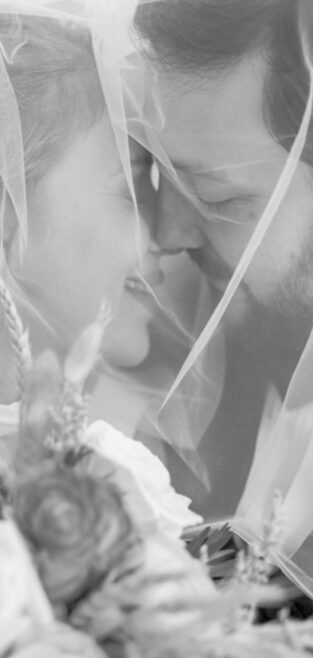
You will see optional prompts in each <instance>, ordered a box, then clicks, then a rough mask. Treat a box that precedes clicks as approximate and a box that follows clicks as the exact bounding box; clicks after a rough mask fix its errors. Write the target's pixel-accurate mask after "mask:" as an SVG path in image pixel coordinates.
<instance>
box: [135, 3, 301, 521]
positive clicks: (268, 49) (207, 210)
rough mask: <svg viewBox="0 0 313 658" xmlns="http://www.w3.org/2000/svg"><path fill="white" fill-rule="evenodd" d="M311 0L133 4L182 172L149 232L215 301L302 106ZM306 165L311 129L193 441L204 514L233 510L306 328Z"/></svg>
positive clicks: (170, 149)
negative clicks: (201, 471)
mask: <svg viewBox="0 0 313 658" xmlns="http://www.w3.org/2000/svg"><path fill="white" fill-rule="evenodd" d="M305 1H306V0H162V1H156V2H151V3H144V4H143V5H142V6H141V7H140V8H139V9H138V10H137V15H136V28H137V30H138V31H139V33H140V35H141V36H142V37H143V39H144V45H145V47H146V48H147V51H148V55H149V56H148V57H147V61H148V66H154V67H156V69H157V72H158V76H157V80H158V82H157V85H158V87H157V94H158V97H159V99H160V101H161V106H162V112H163V116H164V127H163V129H162V132H161V134H160V139H161V142H162V144H163V146H164V149H165V150H166V152H167V154H168V155H169V157H170V160H171V162H172V164H173V165H174V167H175V169H176V172H177V175H178V177H179V179H180V181H181V185H180V186H177V185H175V184H174V183H173V180H171V179H170V178H167V177H166V175H164V174H162V172H161V174H160V183H159V189H158V201H157V221H156V238H157V240H158V242H159V244H160V245H161V246H162V247H163V248H164V249H166V250H168V251H169V252H170V251H176V250H180V249H183V250H186V251H187V252H188V253H189V255H190V257H191V258H192V259H193V260H194V261H196V263H197V264H198V265H199V267H200V268H201V270H202V271H203V272H204V273H205V275H206V277H207V282H208V285H209V287H210V288H211V290H212V296H213V298H214V300H215V302H216V303H217V302H218V301H219V299H220V298H221V295H222V293H223V290H224V289H225V287H226V285H227V282H228V280H229V278H230V276H231V274H232V273H233V271H234V270H235V268H236V265H237V263H238V261H239V259H240V256H241V255H242V253H243V251H244V248H245V247H246V245H247V244H248V242H249V239H250V237H251V235H252V233H253V231H254V229H255V227H256V226H257V223H258V220H259V218H260V216H261V214H262V211H263V210H264V208H265V206H266V204H267V202H268V200H269V199H270V197H271V194H272V192H273V190H274V188H275V184H276V182H277V180H278V178H279V175H280V173H281V171H282V169H283V166H284V163H285V161H286V157H287V153H288V151H289V150H290V148H291V145H292V143H293V139H294V137H295V135H296V134H297V131H298V129H299V126H300V123H301V119H302V116H303V113H304V110H305V105H306V100H307V97H308V89H309V81H308V73H307V71H306V68H305V66H304V62H303V55H302V47H301V40H300V37H299V29H298V26H299V9H300V5H302V4H303V3H304V2H305ZM312 25H313V21H312ZM312 42H313V29H312ZM312 166H313V134H312V131H311V132H310V134H309V136H308V138H307V142H306V145H305V149H304V151H303V154H302V162H301V163H300V164H299V166H298V168H297V171H296V173H295V175H294V177H293V180H292V183H291V185H290V187H289V190H288V192H287V194H286V195H285V198H284V200H283V202H282V204H281V205H280V207H279V209H278V211H277V213H276V216H275V218H274V221H273V223H272V225H271V227H270V229H269V231H268V233H267V235H266V238H265V239H264V240H263V243H262V244H261V247H260V248H259V250H258V251H257V253H256V255H255V257H254V259H253V261H252V263H251V265H250V267H249V268H248V271H247V272H246V274H245V277H244V280H243V282H242V284H241V285H240V287H239V290H238V292H237V293H236V295H235V298H234V300H233V301H232V303H231V305H230V307H229V310H228V311H227V314H226V318H225V323H224V325H225V327H226V354H227V371H226V378H225V381H226V385H225V390H224V395H223V399H222V403H221V405H220V413H219V414H218V415H217V417H216V419H215V420H214V423H213V425H212V427H211V429H210V437H209V440H208V439H207V440H206V439H205V438H204V439H203V442H202V446H201V456H202V458H203V460H207V461H208V460H209V462H210V469H209V475H210V478H211V483H212V486H213V489H212V494H211V496H210V498H208V499H205V496H204V495H202V496H201V494H199V501H200V502H199V505H200V507H202V511H203V512H205V510H207V505H210V506H212V509H213V508H214V506H215V507H216V508H219V511H218V514H225V515H227V514H228V513H231V511H233V509H234V507H235V505H236V502H237V500H238V498H239V497H240V490H241V489H242V486H243V484H244V482H245V479H246V475H247V472H248V470H249V463H250V462H251V459H252V454H253V448H254V440H253V437H255V436H256V432H257V428H258V425H259V422H260V418H261V412H262V407H263V403H264V398H265V394H266V391H267V390H268V385H269V383H270V382H271V383H272V384H274V386H275V388H276V389H277V391H279V393H280V395H281V396H284V394H285V392H286V389H287V387H288V383H289V381H290V378H291V376H292V374H293V372H294V369H295V367H296V364H297V362H298V360H299V357H300V355H301V353H302V350H303V348H304V345H305V343H306V340H307V338H308V336H309V334H310V331H311V328H312V325H313V223H312V220H313V183H312V169H311V167H312ZM182 186H183V187H184V190H185V191H186V193H187V194H186V195H184V194H183V193H182ZM225 218H226V221H225ZM230 446H231V452H232V454H231V459H228V463H226V461H227V460H226V459H225V460H224V459H223V458H222V457H221V455H226V454H228V455H229V450H230ZM227 450H228V453H227ZM243 455H244V459H243ZM247 455H248V457H247ZM243 464H245V465H244V466H243ZM181 468H182V469H183V466H182V467H181ZM182 477H183V476H182ZM221 478H223V481H224V482H226V483H227V485H226V486H225V487H224V489H223V494H222V499H221V494H220V493H219V494H216V497H215V498H214V495H215V494H214V491H215V490H217V487H216V486H215V485H217V484H218V482H219V481H220V480H221Z"/></svg>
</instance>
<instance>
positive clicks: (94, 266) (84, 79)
mask: <svg viewBox="0 0 313 658" xmlns="http://www.w3.org/2000/svg"><path fill="white" fill-rule="evenodd" d="M41 4H42V3H41ZM54 4H55V3H54ZM12 6H13V5H12V4H11V8H12ZM25 6H26V5H25ZM2 12H3V8H2V7H1V15H0V41H1V51H2V58H1V59H2V63H1V64H2V65H1V89H2V90H1V133H2V134H5V135H6V136H7V137H6V143H5V146H4V149H3V150H2V155H1V168H2V171H1V174H2V186H1V225H2V254H1V262H2V265H1V270H2V272H1V273H2V276H3V278H4V280H5V281H6V284H7V286H8V287H9V289H10V290H11V292H12V294H13V297H14V298H15V300H16V302H17V304H18V307H19V310H20V312H21V314H22V316H23V319H24V323H25V324H26V325H27V326H28V327H29V331H30V339H31V344H32V348H33V350H34V352H37V351H39V350H41V349H43V348H44V347H47V346H52V347H54V348H55V349H56V350H57V351H58V353H59V354H64V353H66V351H67V350H68V347H69V345H70V344H71V342H72V341H73V339H74V338H75V337H76V336H77V335H78V334H79V332H80V331H81V329H82V328H83V327H84V326H85V325H86V324H88V323H89V322H90V321H91V320H92V319H93V318H95V316H96V315H97V312H98V311H99V307H100V305H101V303H103V302H106V303H108V304H109V305H110V308H111V311H112V315H113V318H114V320H113V322H112V323H111V325H110V329H109V331H108V335H107V338H106V360H107V362H108V363H109V364H110V365H111V366H114V367H121V366H123V367H130V366H135V365H137V364H138V363H140V362H141V361H143V360H144V359H145V357H146V355H147V353H148V351H149V333H148V324H149V312H148V311H147V308H146V304H143V303H142V300H141V297H140V294H137V293H138V290H139V291H140V292H141V296H143V283H142V281H143V280H145V281H146V285H147V288H148V286H149V284H150V281H151V285H154V284H155V283H156V282H158V281H160V280H161V278H162V275H161V271H160V268H159V264H158V261H159V255H158V251H157V250H154V251H153V250H151V249H150V247H151V245H150V223H151V214H152V208H153V204H152V203H151V200H152V198H153V194H154V189H153V186H152V183H151V179H150V169H149V166H148V164H147V154H146V152H145V150H144V149H143V148H142V147H141V146H140V145H139V144H138V143H136V142H135V141H134V140H131V141H130V142H129V155H128V154H127V156H126V155H125V156H123V155H122V157H121V153H120V152H119V149H120V148H121V147H120V145H118V143H117V135H116V131H115V129H114V125H113V124H112V120H111V117H110V109H109V105H108V104H107V102H106V99H105V97H104V92H103V88H102V83H101V79H100V73H101V72H100V73H99V71H98V69H97V62H96V58H95V54H94V51H93V44H92V38H91V34H90V31H89V30H88V28H87V27H86V25H84V24H83V22H78V21H77V22H76V23H75V22H74V21H73V19H72V20H71V21H70V20H67V21H65V20H64V19H63V18H62V20H58V18H56V17H55V18H51V17H49V18H47V16H44V15H40V10H38V14H39V15H27V14H26V15H19V16H17V15H16V14H14V13H11V14H10V13H6V14H5V13H2ZM60 13H61V15H62V12H60ZM112 75H113V74H112ZM121 131H122V128H121V129H120V132H121ZM118 138H119V139H120V143H121V142H122V139H121V137H120V135H119V136H118ZM122 138H123V135H122ZM123 148H124V149H125V152H126V148H128V144H127V145H126V143H125V142H124V144H123ZM128 157H129V166H131V168H132V169H131V170H132V180H131V181H129V180H127V166H128V162H126V163H125V161H126V159H127V158H128ZM123 160H124V162H123ZM140 279H141V281H140ZM0 351H1V364H2V367H1V372H2V375H1V378H0V396H1V397H0V399H1V402H2V403H10V402H12V401H14V400H15V397H16V382H15V379H14V370H13V368H12V354H11V353H10V350H9V349H8V336H6V334H5V330H4V329H3V330H2V335H1V345H0Z"/></svg>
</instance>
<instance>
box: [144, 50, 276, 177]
mask: <svg viewBox="0 0 313 658" xmlns="http://www.w3.org/2000/svg"><path fill="white" fill-rule="evenodd" d="M264 80H265V70H264V63H263V61H262V60H260V59H258V60H257V59H255V60H254V61H252V60H246V61H244V62H243V63H242V64H241V65H238V66H237V67H235V68H234V69H233V70H232V71H230V72H229V73H228V74H227V75H221V76H220V77H219V78H218V77H216V75H215V76H214V77H213V76H209V77H208V78H207V79H206V80H204V79H203V78H202V79H201V80H200V81H196V80H193V79H192V78H191V77H190V75H189V76H188V77H187V76H185V77H184V78H183V77H182V76H181V77H178V76H177V75H176V74H171V73H170V72H166V71H163V72H162V74H161V75H159V77H158V81H157V84H158V88H157V92H158V95H157V98H158V102H159V105H160V109H161V113H162V115H163V121H162V127H161V129H160V130H159V138H160V141H161V143H162V145H163V148H164V149H165V151H166V152H167V154H168V156H169V158H170V160H171V162H172V164H173V166H174V167H175V169H177V170H180V171H181V172H183V173H187V174H188V173H193V174H196V175H197V176H201V175H206V176H207V180H208V181H209V180H212V182H213V183H214V182H215V181H214V178H216V176H217V177H218V179H219V180H221V179H222V178H228V171H227V170H229V169H233V168H234V167H238V168H239V169H241V170H243V169H244V165H245V163H252V162H253V163H255V164H256V165H257V166H256V170H258V169H259V164H262V162H264V163H266V162H268V161H269V160H275V159H281V157H282V153H281V148H280V147H279V146H278V145H277V143H276V141H275V140H274V138H273V136H272V135H270V133H269V131H268V129H267V127H266V126H265V123H264V102H263V101H264V99H263V89H264ZM241 173H242V171H241V172H239V170H238V174H241ZM246 173H247V172H245V175H246ZM249 175H252V174H249Z"/></svg>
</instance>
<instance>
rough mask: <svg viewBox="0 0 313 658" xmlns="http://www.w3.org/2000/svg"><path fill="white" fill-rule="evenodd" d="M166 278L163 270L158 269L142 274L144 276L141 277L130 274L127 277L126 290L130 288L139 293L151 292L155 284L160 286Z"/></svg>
mask: <svg viewBox="0 0 313 658" xmlns="http://www.w3.org/2000/svg"><path fill="white" fill-rule="evenodd" d="M163 280H164V274H163V272H162V271H161V270H159V269H157V270H154V271H153V272H149V274H148V275H147V276H144V275H143V276H142V278H139V277H138V276H136V275H135V274H134V275H130V276H128V277H127V278H126V279H125V288H126V290H129V291H131V292H139V293H145V294H147V293H149V291H150V289H151V288H154V287H155V286H159V285H161V284H162V283H163Z"/></svg>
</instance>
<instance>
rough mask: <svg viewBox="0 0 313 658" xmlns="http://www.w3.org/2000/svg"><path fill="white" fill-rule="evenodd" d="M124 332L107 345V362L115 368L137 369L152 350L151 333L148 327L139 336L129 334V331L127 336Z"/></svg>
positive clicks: (119, 333)
mask: <svg viewBox="0 0 313 658" xmlns="http://www.w3.org/2000/svg"><path fill="white" fill-rule="evenodd" d="M123 333H124V332H123V331H122V330H121V332H118V334H117V335H116V336H115V337H114V340H112V342H111V341H110V343H109V344H108V345H107V347H106V349H105V360H106V361H107V363H108V364H109V365H110V366H112V367H114V368H135V367H136V366H138V365H140V364H141V363H142V362H143V361H144V360H145V359H146V357H147V356H148V353H149V349H150V340H149V332H148V328H147V327H146V328H145V330H144V331H143V330H141V331H140V332H138V334H137V335H134V334H132V332H129V333H128V335H127V329H126V332H125V335H123Z"/></svg>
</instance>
